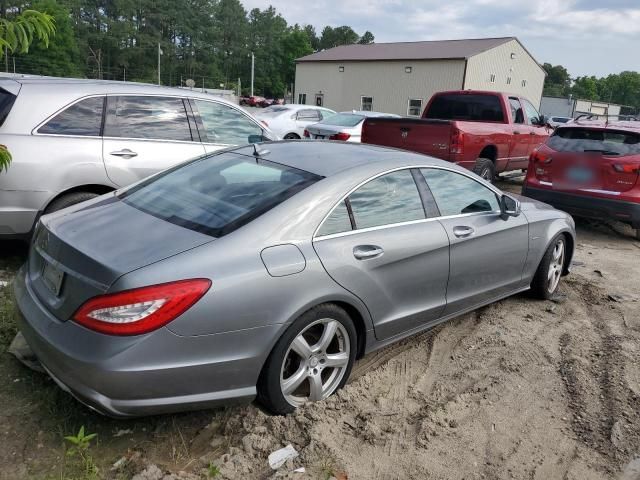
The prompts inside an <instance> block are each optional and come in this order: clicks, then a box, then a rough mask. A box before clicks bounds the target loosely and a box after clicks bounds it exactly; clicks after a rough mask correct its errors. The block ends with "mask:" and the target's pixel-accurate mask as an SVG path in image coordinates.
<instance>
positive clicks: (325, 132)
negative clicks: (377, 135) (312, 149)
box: [304, 110, 400, 143]
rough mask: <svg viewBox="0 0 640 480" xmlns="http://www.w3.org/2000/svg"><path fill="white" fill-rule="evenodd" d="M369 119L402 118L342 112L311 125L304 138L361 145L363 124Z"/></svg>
mask: <svg viewBox="0 0 640 480" xmlns="http://www.w3.org/2000/svg"><path fill="white" fill-rule="evenodd" d="M368 117H385V118H400V115H395V114H392V113H381V112H369V111H359V110H353V111H351V112H340V113H338V114H336V115H334V116H332V117H329V118H328V119H326V120H322V121H321V122H318V123H314V124H313V125H309V126H308V127H307V128H306V129H305V131H304V136H305V138H309V139H312V140H342V141H344V142H353V143H360V138H361V137H362V124H363V123H364V120H365V118H368Z"/></svg>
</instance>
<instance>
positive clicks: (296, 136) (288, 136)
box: [284, 133, 300, 140]
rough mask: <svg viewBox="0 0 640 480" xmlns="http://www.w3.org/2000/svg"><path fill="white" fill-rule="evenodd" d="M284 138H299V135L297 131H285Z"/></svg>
mask: <svg viewBox="0 0 640 480" xmlns="http://www.w3.org/2000/svg"><path fill="white" fill-rule="evenodd" d="M284 139H285V140H300V135H298V134H297V133H287V134H286V135H285V136H284Z"/></svg>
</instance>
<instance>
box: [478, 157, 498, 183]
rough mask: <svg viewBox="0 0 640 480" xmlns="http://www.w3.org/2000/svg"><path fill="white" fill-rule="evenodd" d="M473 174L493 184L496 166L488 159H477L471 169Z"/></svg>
mask: <svg viewBox="0 0 640 480" xmlns="http://www.w3.org/2000/svg"><path fill="white" fill-rule="evenodd" d="M473 173H475V174H476V175H478V176H479V177H482V178H484V179H485V180H486V181H487V182H491V183H493V181H494V180H495V178H496V166H495V165H494V164H493V162H492V161H491V160H489V159H488V158H479V159H477V160H476V165H475V167H473Z"/></svg>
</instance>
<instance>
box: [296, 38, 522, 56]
mask: <svg viewBox="0 0 640 480" xmlns="http://www.w3.org/2000/svg"><path fill="white" fill-rule="evenodd" d="M511 40H517V39H516V37H503V38H475V39H466V40H433V41H427V42H396V43H372V44H370V45H359V44H354V45H342V46H340V47H335V48H330V49H328V50H323V51H321V52H316V53H312V54H311V55H307V56H306V57H301V58H298V59H297V60H296V61H297V62H336V61H366V60H442V59H449V58H460V59H462V58H469V57H472V56H474V55H477V54H478V53H482V52H485V51H487V50H490V49H492V48H495V47H497V46H499V45H502V44H504V43H507V42H510V41H511Z"/></svg>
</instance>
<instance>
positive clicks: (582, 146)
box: [547, 127, 640, 156]
mask: <svg viewBox="0 0 640 480" xmlns="http://www.w3.org/2000/svg"><path fill="white" fill-rule="evenodd" d="M547 145H548V146H549V147H550V148H552V149H554V150H555V151H557V152H589V151H592V152H603V153H607V154H609V155H620V156H623V155H638V154H640V134H637V133H632V132H623V131H615V130H593V129H588V128H574V127H562V128H558V129H557V130H556V131H555V133H554V134H553V135H552V136H551V137H550V138H549V140H548V141H547Z"/></svg>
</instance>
